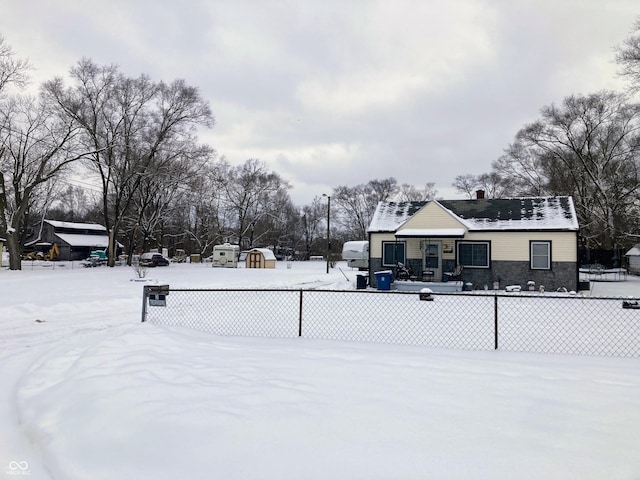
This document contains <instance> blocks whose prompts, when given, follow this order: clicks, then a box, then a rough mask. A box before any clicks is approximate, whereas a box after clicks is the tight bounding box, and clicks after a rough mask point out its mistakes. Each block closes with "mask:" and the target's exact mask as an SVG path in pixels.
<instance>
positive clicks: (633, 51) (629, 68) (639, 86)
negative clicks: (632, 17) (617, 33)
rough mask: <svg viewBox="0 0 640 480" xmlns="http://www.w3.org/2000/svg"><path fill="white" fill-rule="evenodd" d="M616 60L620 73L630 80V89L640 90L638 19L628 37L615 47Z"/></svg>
mask: <svg viewBox="0 0 640 480" xmlns="http://www.w3.org/2000/svg"><path fill="white" fill-rule="evenodd" d="M616 61H617V62H618V64H619V65H620V66H621V70H620V75H622V76H623V77H626V78H627V79H628V80H629V82H630V85H629V89H630V91H631V92H634V93H635V92H638V91H640V19H638V20H636V22H635V24H634V26H633V30H632V31H631V34H630V35H629V37H627V38H626V39H625V40H624V41H623V42H622V44H620V45H619V46H618V47H617V48H616Z"/></svg>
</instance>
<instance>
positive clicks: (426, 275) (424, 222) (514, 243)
mask: <svg viewBox="0 0 640 480" xmlns="http://www.w3.org/2000/svg"><path fill="white" fill-rule="evenodd" d="M578 233H579V225H578V220H577V216H576V211H575V207H574V204H573V199H572V198H571V197H527V198H504V199H503V198H498V199H487V198H477V199H473V200H431V201H428V202H380V203H379V204H378V206H377V209H376V211H375V213H374V215H373V218H372V221H371V224H370V226H369V228H368V235H369V277H370V278H369V283H370V285H373V286H375V285H376V278H375V272H376V271H384V270H393V269H394V267H395V266H396V264H397V263H398V262H400V263H403V264H404V265H406V266H407V267H408V269H409V270H410V271H411V272H413V274H414V277H413V278H415V279H418V280H427V281H434V282H441V281H447V279H448V278H450V277H449V276H447V275H446V273H447V272H455V273H460V272H462V273H461V274H460V275H459V279H460V280H462V281H463V282H464V284H465V285H472V288H474V289H483V288H485V286H487V288H489V289H493V288H494V287H496V286H497V287H498V288H500V289H502V288H505V287H506V286H511V285H520V286H521V288H522V289H523V290H525V289H526V288H527V286H528V285H529V284H530V283H533V284H535V285H536V288H539V286H541V285H543V286H544V288H545V290H546V291H553V290H557V289H561V288H566V289H567V290H577V288H578Z"/></svg>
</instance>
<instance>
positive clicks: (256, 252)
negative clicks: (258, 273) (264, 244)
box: [245, 248, 276, 268]
mask: <svg viewBox="0 0 640 480" xmlns="http://www.w3.org/2000/svg"><path fill="white" fill-rule="evenodd" d="M245 266H246V268H276V256H275V254H274V253H273V252H272V251H271V250H269V249H268V248H254V249H252V250H249V252H247V259H246V260H245Z"/></svg>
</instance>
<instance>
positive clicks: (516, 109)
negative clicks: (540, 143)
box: [0, 0, 640, 205]
mask: <svg viewBox="0 0 640 480" xmlns="http://www.w3.org/2000/svg"><path fill="white" fill-rule="evenodd" d="M639 16H640V4H639V3H638V1H637V0H607V1H603V0H422V1H419V0H386V1H349V0H341V1H340V0H336V1H332V0H308V1H305V0H291V1H270V0H254V1H243V0H181V1H175V0H171V1H161V0H109V1H100V2H98V1H89V2H87V1H79V0H78V1H72V0H66V1H65V0H47V1H39V0H38V1H36V0H0V34H2V35H3V36H4V37H5V41H6V42H7V43H8V44H10V45H11V46H12V47H13V49H14V51H15V52H16V53H17V54H18V55H19V56H21V57H26V58H28V59H29V60H30V61H31V63H32V64H33V66H34V67H35V70H34V72H33V80H34V82H35V83H36V84H37V83H39V82H40V81H42V80H48V79H51V78H53V77H55V76H66V75H67V72H68V70H69V68H70V67H71V66H73V65H74V64H75V63H76V62H77V61H78V60H80V59H81V58H82V57H87V58H90V59H92V60H93V61H95V62H96V63H98V64H117V65H119V66H120V67H121V69H122V70H123V71H124V72H125V73H127V74H129V75H131V76H137V75H139V74H141V73H146V74H149V75H150V76H151V77H152V79H154V80H157V81H159V80H164V81H167V82H169V81H171V80H173V79H175V78H184V79H185V80H186V81H187V82H188V83H189V84H191V85H194V86H197V87H199V88H200V90H201V92H202V94H203V96H204V97H205V98H206V99H207V100H208V101H209V102H210V104H211V108H212V110H213V112H214V115H215V118H216V125H215V126H214V127H213V128H212V129H211V130H209V131H206V132H205V133H203V135H202V140H203V141H205V142H206V143H208V144H210V145H211V146H212V147H214V148H215V149H216V150H217V151H218V153H219V155H224V156H225V157H226V158H227V159H228V160H229V161H230V162H231V163H233V164H240V163H243V162H244V161H245V160H247V159H249V158H258V159H261V160H263V161H265V162H266V164H267V167H268V168H269V169H271V170H273V171H276V172H277V173H279V174H280V175H281V176H282V177H284V178H285V179H287V180H288V181H289V182H290V183H291V184H292V185H293V187H294V188H293V189H292V190H291V197H292V199H293V200H294V202H295V203H296V204H298V205H302V204H305V203H309V202H310V201H311V200H312V199H313V197H314V196H320V195H322V194H323V193H330V192H331V190H332V188H333V187H336V186H338V185H349V186H353V185H357V184H360V183H366V182H367V181H369V180H372V179H376V178H387V177H395V178H396V179H397V180H398V182H399V183H409V184H412V185H416V186H421V185H424V184H425V183H426V182H435V184H436V188H437V189H438V192H439V197H443V198H459V197H460V196H459V195H457V194H455V191H454V190H453V188H452V187H451V184H452V182H453V180H454V178H455V176H456V175H459V174H464V173H474V174H479V173H483V172H487V171H489V170H490V168H491V162H492V161H493V160H495V159H496V158H498V157H499V156H500V155H501V154H502V152H503V150H504V148H505V147H507V146H508V144H509V143H510V142H511V141H512V140H513V138H514V136H515V134H516V132H517V131H518V130H519V129H520V128H521V127H523V126H524V125H525V124H526V123H528V122H531V121H534V120H536V119H537V118H538V116H539V111H540V108H541V107H543V106H544V105H548V104H551V103H559V102H561V101H562V99H563V98H564V97H566V96H568V95H571V94H577V93H583V94H587V93H592V92H596V91H599V90H602V89H615V90H622V88H623V87H624V83H623V82H622V81H621V80H620V79H619V78H618V77H617V76H616V70H617V66H616V65H615V63H614V52H613V49H614V47H615V46H616V45H618V44H619V43H620V42H621V41H622V40H624V39H625V38H626V37H627V36H628V35H629V33H630V31H631V28H632V26H633V23H634V21H635V20H636V18H638V17H639Z"/></svg>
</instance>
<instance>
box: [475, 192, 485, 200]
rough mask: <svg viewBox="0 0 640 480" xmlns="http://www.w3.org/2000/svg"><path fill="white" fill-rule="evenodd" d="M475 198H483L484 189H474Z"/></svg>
mask: <svg viewBox="0 0 640 480" xmlns="http://www.w3.org/2000/svg"><path fill="white" fill-rule="evenodd" d="M476 198H477V199H478V200H480V199H482V198H484V190H476Z"/></svg>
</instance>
